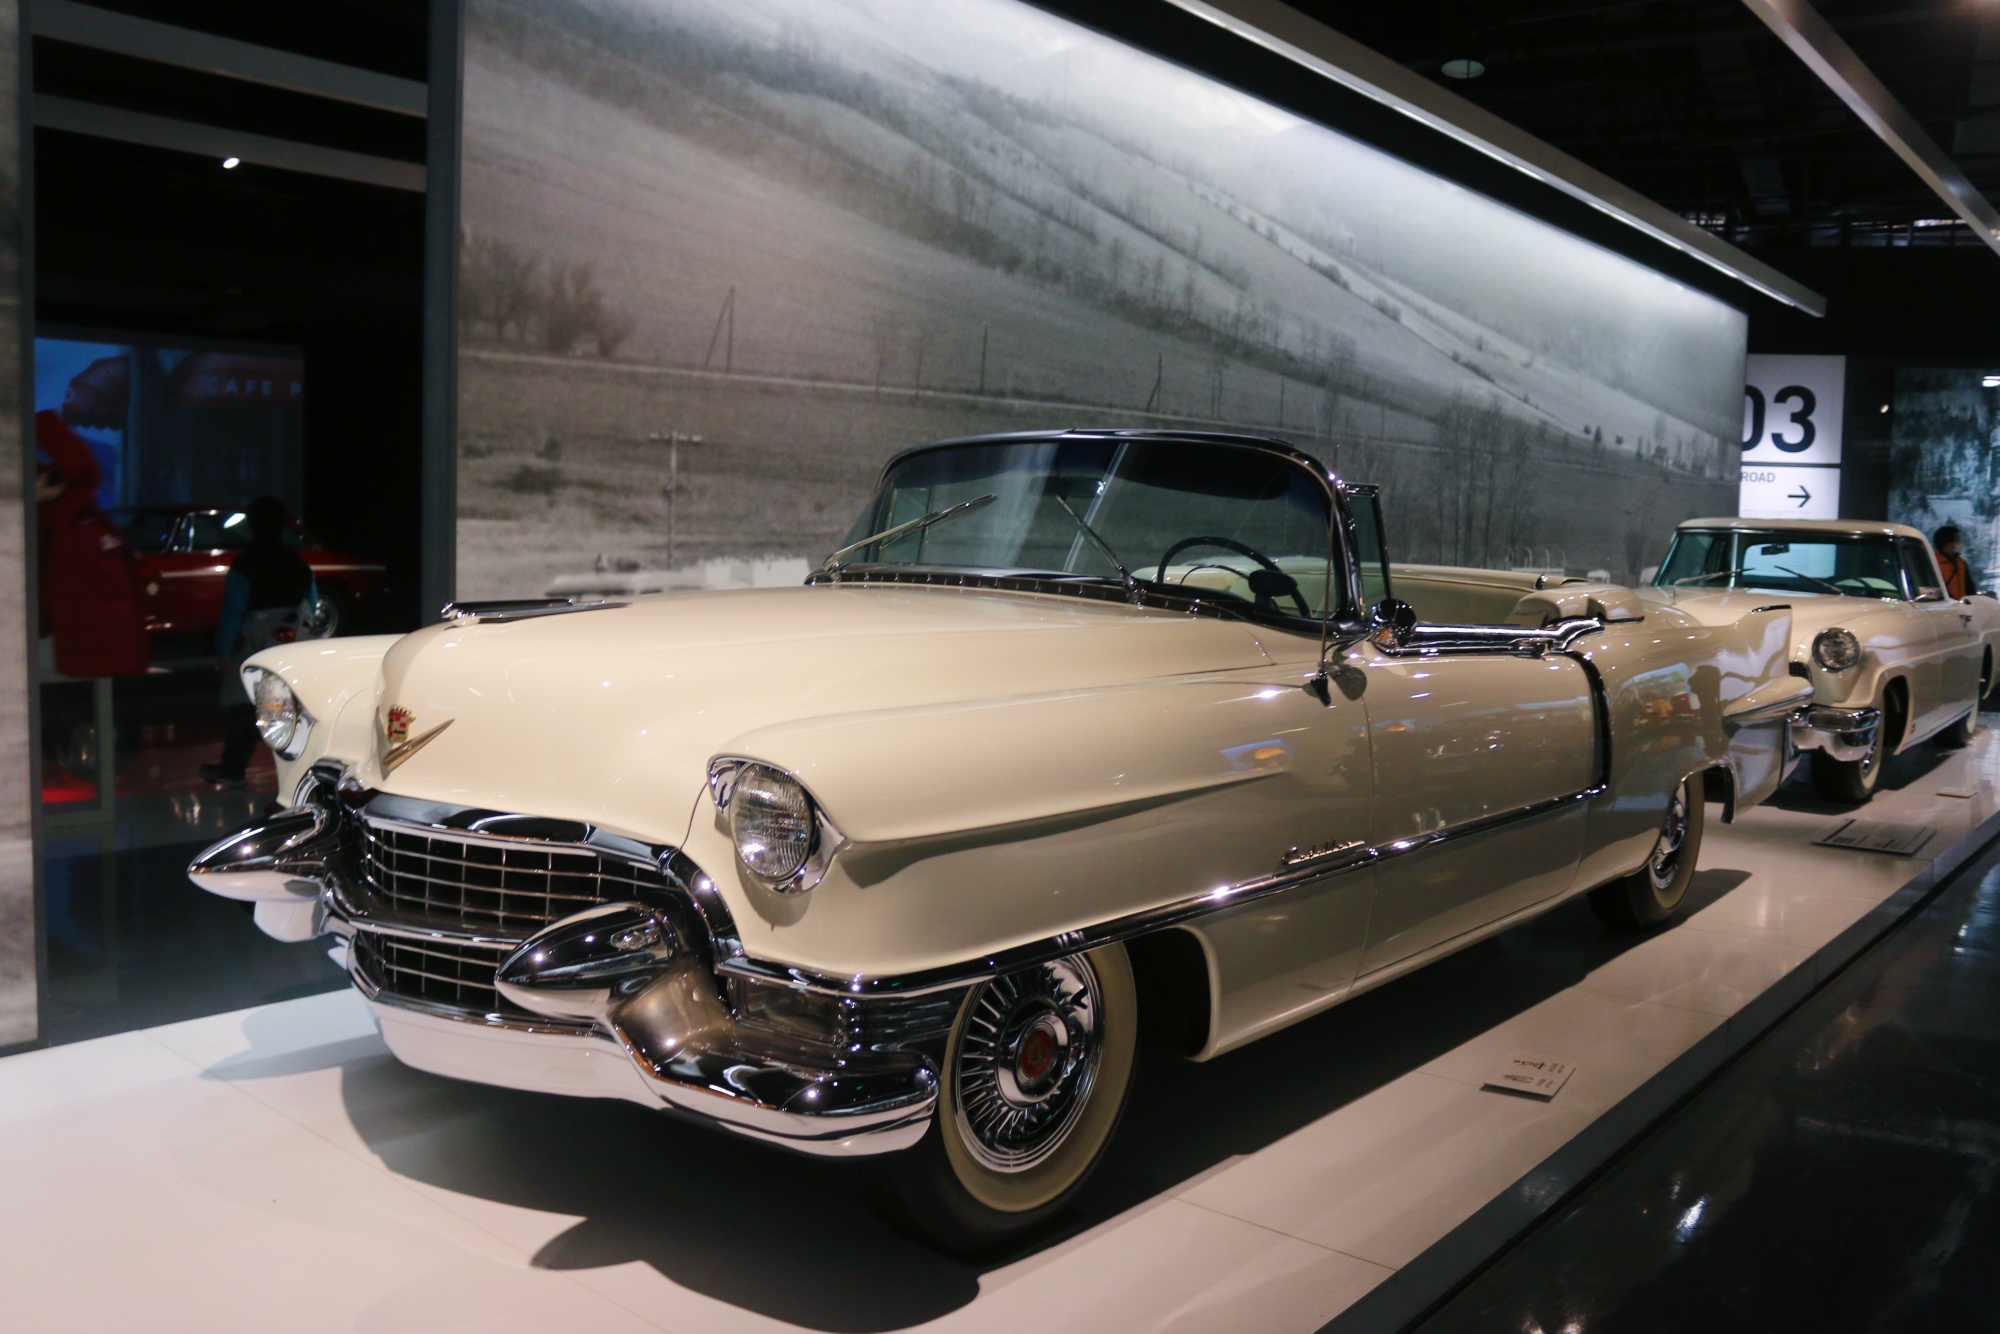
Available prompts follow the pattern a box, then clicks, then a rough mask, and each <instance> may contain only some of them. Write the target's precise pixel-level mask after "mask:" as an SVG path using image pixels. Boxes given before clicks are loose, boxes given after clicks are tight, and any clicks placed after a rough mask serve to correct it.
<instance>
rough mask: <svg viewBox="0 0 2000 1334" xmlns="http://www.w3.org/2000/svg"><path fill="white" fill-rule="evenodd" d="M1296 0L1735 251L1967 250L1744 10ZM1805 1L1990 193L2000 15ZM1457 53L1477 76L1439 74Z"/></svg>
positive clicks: (1928, 4) (1914, 5) (1912, 1)
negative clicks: (1723, 239) (1476, 68)
mask: <svg viewBox="0 0 2000 1334" xmlns="http://www.w3.org/2000/svg"><path fill="white" fill-rule="evenodd" d="M1292 3H1293V6H1294V7H1295V8H1297V9H1300V10H1302V11H1304V12H1306V13H1309V14H1311V15H1313V16H1314V17H1316V18H1318V19H1320V20H1321V21H1322V22H1324V23H1326V24H1327V25H1328V26H1330V27H1332V28H1335V29H1336V30H1338V31H1340V32H1342V33H1345V34H1346V35H1348V36H1349V37H1352V38H1354V39H1355V40H1356V41H1359V42H1361V43H1363V44H1364V45H1366V46H1369V47H1372V48H1374V49H1375V50H1377V51H1380V52H1381V53H1383V54H1384V55H1387V56H1389V57H1391V58H1393V59H1395V60H1397V61H1399V62H1401V63H1403V64H1404V65H1406V66H1408V67H1409V68H1410V69H1412V70H1415V71H1418V72H1420V73H1422V74H1425V75H1427V76H1428V77H1430V78H1433V79H1436V80H1437V81H1438V82H1439V83H1440V84H1443V85H1444V86H1446V87H1448V88H1450V89H1451V91H1453V92H1455V93H1457V94H1459V95H1460V96H1462V97H1465V98H1468V99H1470V100H1471V101H1473V102H1475V103H1477V104H1478V105H1479V106H1481V107H1483V108H1485V109H1486V110H1488V111H1491V112H1493V113H1494V114H1496V115H1498V116H1500V117H1502V118H1504V119H1506V120H1508V121H1511V122H1512V123H1514V124H1515V125H1518V126H1520V127H1522V128H1523V129H1525V130H1527V131H1529V132H1530V133H1532V134H1534V135H1536V136H1538V137H1540V138H1542V139H1545V140H1547V141H1548V142H1549V143H1552V144H1554V145H1556V146H1557V147H1559V148H1561V149H1563V150H1565V151H1567V152H1569V153H1571V154H1573V155H1574V156H1576V157H1578V158H1580V159H1582V160H1583V161H1584V162H1586V163H1588V164H1590V165H1591V166H1593V167H1596V168H1597V169H1599V170H1600V171H1603V172H1605V173H1606V174H1608V175H1610V176H1612V177H1613V178H1615V179H1617V180H1619V181H1622V182H1623V183H1625V184H1626V185H1629V186H1631V187H1633V188H1634V189H1636V190H1638V191H1640V192H1641V193H1643V194H1645V195H1647V196H1649V197H1651V198H1653V199H1656V200H1658V201H1660V202H1661V203H1663V204H1665V205H1667V206H1668V207H1669V208H1672V209H1674V210H1675V211H1676V212H1679V213H1682V214H1683V215H1686V216H1688V217H1690V218H1693V219H1695V220H1697V221H1699V222H1701V223H1702V224H1703V225H1705V226H1708V227H1710V228H1711V229H1712V230H1714V231H1717V232H1719V233H1721V234H1723V235H1725V236H1727V237H1729V238H1730V239H1731V240H1733V241H1736V242H1738V243H1739V244H1744V245H1748V246H1751V247H1753V248H1754V247H1761V246H1764V245H1768V244H1777V245H1814V246H1826V245H1843V244H1845V245H1884V244H1889V245H1905V244H1910V243H1911V242H1912V241H1913V240H1914V242H1915V243H1916V244H1920V245H1928V244H1953V243H1957V244H1965V245H1976V244H1978V242H1977V241H1976V240H1975V238H1974V237H1973V236H1972V235H1971V233H1970V231H1969V229H1967V228H1965V227H1964V226H1962V225H1956V224H1955V223H1945V224H1942V225H1940V223H1939V220H1940V219H1950V218H1951V216H1952V215H1951V214H1950V213H1949V211H1948V210H1947V209H1946V208H1945V207H1944V205H1943V204H1942V203H1941V202H1940V201H1939V200H1938V198H1937V196H1936V195H1934V194H1932V193H1931V192H1930V191H1929V190H1928V189H1926V188H1925V187H1924V186H1923V184H1922V183H1921V182H1920V181H1919V180H1918V179H1917V177H1916V176H1915V174H1914V173H1913V172H1912V171H1911V170H1910V169H1909V168H1908V167H1907V166H1905V165H1904V164H1903V163H1902V162H1901V161H1900V160H1899V159H1898V158H1896V157H1895V156H1894V154H1893V153H1892V152H1891V151H1890V149H1889V148H1888V146H1887V145H1886V144H1884V143H1883V142H1882V141H1881V140H1880V139H1878V138H1876V137H1875V135H1874V134H1873V133H1872V132H1870V131H1869V130H1868V129H1867V128H1866V127H1865V126H1864V125H1863V124H1862V123H1861V121H1860V120H1859V119H1858V118H1857V117H1856V116H1855V114H1854V113H1853V112H1852V111H1850V110H1848V108H1847V107H1846V106H1845V105H1843V104H1842V103H1841V102H1840V101H1839V100H1838V99H1837V98H1836V97H1835V96H1834V95H1833V94H1832V93H1831V92H1830V91H1828V90H1827V88H1826V87H1825V86H1824V85H1823V84H1822V83H1821V82H1820V81H1819V80H1818V78H1817V77H1815V76H1814V75H1813V73H1812V72H1811V71H1810V70H1809V69H1807V68H1806V66H1805V65H1804V63H1803V62H1801V61H1800V60H1799V58H1798V57H1797V56H1795V55H1794V54H1793V53H1792V52H1791V51H1790V50H1788V49H1787V48H1786V47H1785V46H1784V45H1783V43H1781V42H1780V41H1779V40H1778V38H1777V37H1776V36H1775V35H1774V34H1773V33H1772V32H1771V31H1770V30H1769V29H1768V28H1766V27H1765V26H1764V25H1763V24H1762V23H1761V22H1759V21H1758V20H1757V18H1756V17H1755V16H1754V15H1753V14H1752V13H1751V12H1750V10H1749V9H1748V8H1747V7H1746V6H1745V5H1744V4H1742V3H1741V2H1740V0H1638V2H1636V3H1624V4H1605V3H1601V0H1530V2H1529V3H1499V2H1498V0H1399V2H1398V3H1395V4H1382V3H1379V2H1376V0H1369V2H1367V3H1363V2H1361V0H1292ZM1817 7H1818V9H1819V11H1820V13H1821V14H1822V15H1823V16H1824V17H1825V18H1826V19H1827V21H1828V22H1829V23H1830V24H1831V25H1832V26H1833V28H1834V29H1835V30H1836V31H1837V32H1838V33H1839V34H1840V35H1841V37H1843V38H1844V39H1845V40H1846V41H1847V43H1848V44H1849V45H1850V46H1852V47H1853V48H1854V50H1855V52H1856V54H1857V55H1859V56H1860V57H1861V59H1862V60H1863V62H1865V63H1866V64H1867V65H1868V67H1869V68H1870V69H1871V70H1872V71H1873V72H1874V73H1875V74H1876V76H1877V77H1879V78H1880V79H1881V81H1882V82H1883V84H1884V85H1885V86H1886V87H1887V88H1888V89H1889V91H1890V92H1891V93H1892V94H1894V96H1895V97H1896V98H1897V99H1898V100H1899V101H1901V102H1902V104H1903V105H1904V107H1906V108H1907V109H1908V110H1909V111H1910V113H1911V114H1912V115H1913V116H1915V118H1916V119H1917V120H1918V121H1919V122H1921V123H1922V125H1923V127H1924V129H1925V130H1926V131H1927V132H1928V133H1929V134H1930V135H1931V137H1932V138H1933V139H1935V140H1936V141H1937V142H1938V144H1939V145H1940V146H1941V147H1942V148H1943V149H1944V150H1945V151H1946V152H1947V153H1948V154H1950V155H1951V156H1952V157H1953V159H1954V160H1955V161H1956V162H1957V163H1958V165H1959V166H1960V168H1961V169H1962V170H1964V171H1965V172H1966V173H1967V174H1968V175H1969V176H1970V177H1971V178H1972V181H1973V183H1974V184H1975V185H1977V186H1978V187H1979V188H1980V189H1981V191H1982V192H1984V193H1986V194H1987V195H1988V196H1989V197H1991V196H1993V195H1994V194H1995V193H1996V191H2000V4H1995V3H1991V2H1990V0H1989V2H1988V3H1977V2H1976V0H1903V2H1901V3H1898V2H1897V0H1875V2H1873V3H1870V2H1869V0H1820V2H1819V4H1818V6H1817ZM1454 60H1475V61H1478V62H1479V63H1480V64H1482V65H1483V66H1484V67H1485V71H1484V73H1482V74H1480V75H1479V76H1478V77H1476V78H1470V79H1460V78H1449V77H1446V76H1445V74H1444V73H1443V70H1444V67H1445V63H1446V62H1448V61H1454Z"/></svg>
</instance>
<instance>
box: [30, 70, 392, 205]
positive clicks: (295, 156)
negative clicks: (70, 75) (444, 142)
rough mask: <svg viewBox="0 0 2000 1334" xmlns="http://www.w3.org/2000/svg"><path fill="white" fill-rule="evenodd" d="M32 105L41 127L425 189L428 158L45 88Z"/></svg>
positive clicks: (314, 172)
mask: <svg viewBox="0 0 2000 1334" xmlns="http://www.w3.org/2000/svg"><path fill="white" fill-rule="evenodd" d="M34 108H35V125H36V126H37V127H38V128H44V129H50V130H68V131H69V132H70V133H72V134H88V135H94V136H95V137H97V138H99V139H116V140H118V141H120V142H121V143H128V144H143V145H145V146H146V147H148V148H167V149H172V150H174V151H175V152H180V153H195V154H199V155H200V156H202V157H207V158H214V159H217V160H220V159H223V158H240V159H242V160H243V161H245V162H254V163H256V164H257V165H259V166H263V167H278V168H281V169H283V170H285V171H301V172H305V173H307V174H309V175H313V176H331V177H334V178H335V179H337V180H343V181H359V182H360V183H361V184H363V185H383V186H387V187H389V188H390V189H392V190H411V191H417V192H421V191H422V190H423V188H424V164H423V163H421V162H404V161H401V160H400V159H397V158H386V157H371V156H370V155H368V154H366V153H351V152H349V151H348V150H346V149H344V148H327V147H324V146H322V145H320V144H302V143H297V142H295V141H293V140H290V139H273V138H271V137H270V136H269V135H263V134H250V133H247V132H245V131H243V130H231V129H226V128H224V127H223V126H220V125H203V124H201V123H199V122H198V121H191V120H174V119H172V118H170V117H167V116H155V115H153V114H151V113H150V112H145V111H127V110H126V109H125V108H123V107H108V106H102V105H100V104H98V103H96V102H80V101H77V100H76V99H75V98H70V97H50V96H49V95H48V94H46V93H37V94H36V95H35V99H34Z"/></svg>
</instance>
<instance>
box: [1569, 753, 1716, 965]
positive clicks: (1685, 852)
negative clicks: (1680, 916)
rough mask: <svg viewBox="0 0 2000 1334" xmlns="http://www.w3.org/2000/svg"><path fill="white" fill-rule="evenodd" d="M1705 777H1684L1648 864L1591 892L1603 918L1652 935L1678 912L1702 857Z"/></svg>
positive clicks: (1670, 801) (1593, 904)
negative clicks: (1652, 931) (1702, 781)
mask: <svg viewBox="0 0 2000 1334" xmlns="http://www.w3.org/2000/svg"><path fill="white" fill-rule="evenodd" d="M1701 795H1702V794H1701V776H1700V775H1699V774H1697V775H1695V776H1694V777H1692V778H1684V779H1682V780H1681V785H1680V786H1679V787H1677V788H1675V789H1674V794H1673V796H1672V797H1670V798H1669V799H1668V801H1667V812H1666V814H1665V815H1664V816H1662V817H1661V818H1660V831H1659V833H1658V834H1656V835H1655V836H1654V838H1653V850H1652V851H1651V852H1649V853H1648V854H1646V864H1645V865H1644V866H1642V867H1640V868H1639V869H1638V870H1636V871H1634V872H1632V874H1630V875H1627V876H1621V877H1619V878H1618V879H1616V880H1613V881H1611V882H1610V883H1609V884H1604V885H1599V886H1598V887H1597V888H1596V889H1593V890H1591V891H1590V907H1591V910H1592V911H1593V912H1595V913H1596V914H1597V916H1598V918H1599V920H1601V921H1603V922H1604V923H1606V924H1607V925H1609V926H1615V927H1621V928H1623V929H1624V930H1627V931H1650V930H1651V929H1652V928H1654V927H1656V926H1658V925H1659V924H1660V923H1662V922H1664V921H1666V920H1667V919H1668V918H1669V917H1672V916H1673V915H1674V914H1675V913H1677V912H1679V911H1680V907H1681V903H1682V902H1683V901H1684V900H1685V899H1686V898H1687V892H1688V886H1689V885H1690V884H1691V883H1693V881H1694V868H1695V863H1696V862H1697V861H1698V860H1700V857H1701V824H1702V804H1701Z"/></svg>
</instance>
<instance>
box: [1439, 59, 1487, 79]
mask: <svg viewBox="0 0 2000 1334" xmlns="http://www.w3.org/2000/svg"><path fill="white" fill-rule="evenodd" d="M1439 68H1440V69H1441V71H1442V72H1443V74H1444V76H1445V78H1447V79H1476V78H1478V77H1479V76H1480V75H1482V74H1484V73H1485V72H1486V66H1485V64H1484V63H1483V62H1481V61H1477V60H1469V59H1468V60H1447V61H1445V62H1444V64H1443V65H1442V66H1440V67H1439Z"/></svg>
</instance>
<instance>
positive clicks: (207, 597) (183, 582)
mask: <svg viewBox="0 0 2000 1334" xmlns="http://www.w3.org/2000/svg"><path fill="white" fill-rule="evenodd" d="M111 517H112V520H113V521H114V522H116V523H117V524H118V526H119V527H120V528H122V529H123V530H124V532H125V540H126V541H127V542H128V543H130V544H131V547H132V554H133V556H134V557H135V558H136V559H137V561H138V564H139V599H140V606H141V607H142V608H143V609H144V612H145V617H146V629H147V630H149V631H151V632H152V633H154V634H182V633H202V634H208V633H212V632H213V631H214V630H215V627H216V623H217V622H219V621H220V620H221V619H222V583H223V580H224V579H225V578H227V577H228V575H229V563H230V562H231V561H233V560H235V559H236V553H237V552H239V551H241V550H242V549H243V548H244V547H246V546H248V545H249V544H250V524H249V521H248V520H247V519H246V518H245V517H244V516H243V514H242V513H241V512H240V511H237V510H226V509H174V508H162V507H148V508H141V509H125V510H115V511H113V512H112V515H111ZM285 545H286V546H288V547H291V548H292V549H293V550H294V551H296V552H298V553H299V555H301V556H303V557H304V558H305V562H306V564H307V565H309V566H311V567H312V572H313V582H314V585H315V586H316V587H317V588H318V590H319V597H320V615H321V617H322V618H323V619H324V620H325V621H326V623H327V629H326V633H327V634H330V635H332V634H339V633H341V631H342V630H343V629H345V628H346V627H347V626H348V625H350V624H351V621H352V618H353V617H354V616H355V615H357V614H365V613H366V612H367V611H368V610H369V609H370V608H371V607H372V606H373V605H374V604H375V603H376V602H377V601H379V600H380V599H381V597H382V594H383V591H384V584H385V582H386V578H387V574H388V567H386V566H384V565H381V564H378V563H376V562H373V561H365V560H360V559H358V558H356V557H353V556H348V555H343V554H342V553H340V552H338V551H330V550H328V549H327V548H326V547H324V546H322V545H321V544H320V543H319V542H318V541H317V540H315V539H314V537H313V536H312V534H311V533H309V532H307V531H306V527H305V525H304V524H302V523H300V522H299V521H298V520H296V519H294V520H292V526H291V531H290V532H288V533H287V534H286V535H285Z"/></svg>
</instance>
